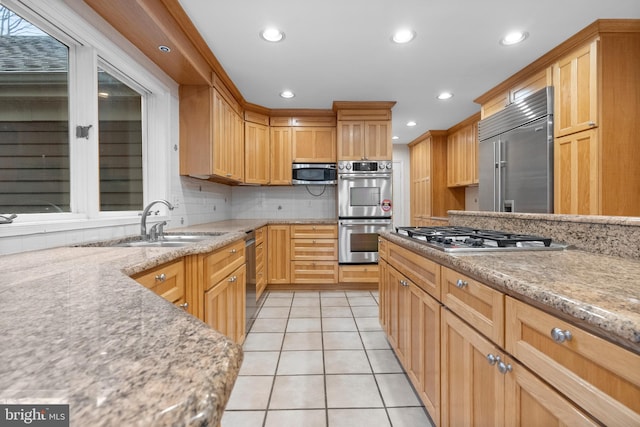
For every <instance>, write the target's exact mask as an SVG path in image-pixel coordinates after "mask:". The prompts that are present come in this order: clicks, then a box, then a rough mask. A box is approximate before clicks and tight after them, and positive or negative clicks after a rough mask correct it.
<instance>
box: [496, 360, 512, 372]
mask: <svg viewBox="0 0 640 427" xmlns="http://www.w3.org/2000/svg"><path fill="white" fill-rule="evenodd" d="M511 371H513V367H512V366H511V363H504V362H503V361H502V360H501V361H499V362H498V372H500V373H501V374H505V375H506V374H507V373H508V372H511Z"/></svg>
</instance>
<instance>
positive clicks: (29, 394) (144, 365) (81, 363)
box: [0, 220, 336, 426]
mask: <svg viewBox="0 0 640 427" xmlns="http://www.w3.org/2000/svg"><path fill="white" fill-rule="evenodd" d="M267 222H268V223H272V224H273V223H283V224H285V223H287V224H298V223H300V224H304V223H329V224H330V223H335V222H336V220H304V221H297V220H278V221H272V220H269V221H266V220H229V221H220V222H215V223H210V224H202V225H197V226H194V227H185V228H181V229H171V230H168V231H167V233H168V234H170V233H175V232H188V233H193V234H216V233H218V234H219V233H225V234H222V235H214V236H211V237H210V238H209V239H206V240H203V241H201V242H197V243H193V244H191V245H188V246H184V247H178V248H162V247H142V248H141V247H137V248H136V247H111V246H108V245H110V244H114V243H117V242H119V241H122V240H127V239H117V240H113V241H110V242H94V243H89V244H86V245H83V246H79V247H60V248H54V249H47V250H41V251H32V252H24V253H18V254H12V255H3V256H0V271H2V279H1V280H0V330H2V331H3V332H2V334H0V402H2V403H25V404H34V403H45V404H69V409H70V420H71V425H91V426H112V425H139V426H150V425H153V426H164V425H213V426H215V425H218V423H219V421H220V419H221V417H222V413H223V411H224V407H225V405H226V402H227V400H228V398H229V395H230V393H231V389H232V388H233V384H234V382H235V379H236V377H237V375H238V371H239V369H240V365H241V363H242V349H241V347H240V346H239V345H237V344H235V343H234V342H233V341H231V340H230V339H228V338H227V337H225V336H224V335H222V334H220V333H219V332H217V331H215V330H213V329H212V328H210V327H209V326H208V325H206V324H204V323H203V322H201V321H200V320H198V319H197V318H195V317H193V316H191V315H190V314H188V313H186V312H184V311H183V310H181V309H179V308H177V307H175V306H174V305H173V304H171V303H169V302H168V301H165V300H164V299H163V298H161V297H159V296H157V295H156V294H154V293H153V292H151V291H150V290H148V289H146V288H145V287H143V286H142V285H140V284H138V283H137V282H135V281H134V280H133V279H131V278H130V277H129V276H131V275H133V274H136V273H139V272H142V271H145V270H148V269H150V268H153V267H156V266H158V265H161V264H164V263H166V262H169V261H172V260H174V259H177V258H180V257H182V256H185V255H190V254H196V253H207V252H210V251H212V250H215V249H217V248H220V247H223V246H225V245H227V244H229V243H231V242H234V241H237V240H239V239H244V237H245V232H246V231H249V230H252V229H255V228H258V227H261V226H263V225H266V224H267Z"/></svg>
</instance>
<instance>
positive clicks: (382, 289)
mask: <svg viewBox="0 0 640 427" xmlns="http://www.w3.org/2000/svg"><path fill="white" fill-rule="evenodd" d="M381 241H383V242H385V244H386V240H384V239H381ZM385 258H386V257H383V256H382V255H380V259H379V260H378V274H379V280H378V298H379V301H378V307H379V308H378V320H379V321H380V326H381V327H382V330H383V331H385V333H386V334H387V336H388V335H389V302H388V300H389V285H388V283H387V281H388V278H389V264H388V263H387V260H386V259H385Z"/></svg>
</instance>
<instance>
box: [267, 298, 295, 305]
mask: <svg viewBox="0 0 640 427" xmlns="http://www.w3.org/2000/svg"><path fill="white" fill-rule="evenodd" d="M292 301H293V298H273V297H268V298H267V299H266V300H265V301H264V304H262V307H291V302H292Z"/></svg>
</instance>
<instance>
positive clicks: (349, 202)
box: [337, 161, 393, 264]
mask: <svg viewBox="0 0 640 427" xmlns="http://www.w3.org/2000/svg"><path fill="white" fill-rule="evenodd" d="M392 168H393V163H392V162H391V161H342V162H339V163H338V192H337V193H338V242H339V247H338V262H339V263H341V264H365V263H377V262H378V232H380V231H382V230H391V217H392V207H393V204H392V183H393V181H392Z"/></svg>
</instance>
